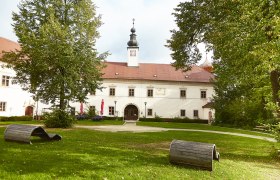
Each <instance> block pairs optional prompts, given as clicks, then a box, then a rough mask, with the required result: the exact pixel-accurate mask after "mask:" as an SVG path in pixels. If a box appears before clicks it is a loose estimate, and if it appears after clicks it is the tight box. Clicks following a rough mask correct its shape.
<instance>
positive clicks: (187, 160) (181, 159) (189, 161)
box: [169, 140, 220, 171]
mask: <svg viewBox="0 0 280 180" xmlns="http://www.w3.org/2000/svg"><path fill="white" fill-rule="evenodd" d="M213 159H214V160H218V161H219V160H220V155H219V153H218V152H217V151H216V145H215V144H208V143H200V142H189V141H182V140H173V141H172V142H171V144H170V154H169V161H170V163H173V164H179V165H187V166H192V167H198V168H201V169H206V170H209V171H212V170H213Z"/></svg>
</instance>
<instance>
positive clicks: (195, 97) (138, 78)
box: [0, 27, 214, 120]
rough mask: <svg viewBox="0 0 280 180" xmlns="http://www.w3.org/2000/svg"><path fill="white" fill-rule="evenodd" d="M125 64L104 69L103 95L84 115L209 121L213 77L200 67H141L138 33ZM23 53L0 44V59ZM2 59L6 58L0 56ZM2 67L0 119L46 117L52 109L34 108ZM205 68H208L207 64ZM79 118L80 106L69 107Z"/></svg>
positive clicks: (98, 94)
mask: <svg viewBox="0 0 280 180" xmlns="http://www.w3.org/2000/svg"><path fill="white" fill-rule="evenodd" d="M127 45H128V47H127V56H128V57H127V61H126V62H108V61H105V62H104V63H105V64H106V67H105V68H104V69H103V73H104V75H103V77H102V78H103V82H102V87H103V88H102V90H96V91H95V92H92V93H91V94H89V95H88V99H87V102H86V103H85V104H82V105H83V109H81V110H82V111H84V110H86V109H87V108H94V109H95V110H96V112H97V114H100V115H101V114H102V115H104V116H118V117H123V118H124V119H125V120H137V119H139V118H140V117H147V118H152V117H155V116H159V117H162V118H175V117H180V118H186V117H188V118H190V119H198V118H199V119H209V118H211V117H212V116H213V113H214V112H213V110H212V109H211V107H210V104H211V103H210V100H211V98H212V96H213V93H214V90H213V83H212V82H211V79H213V78H214V76H213V75H212V74H211V73H210V72H208V71H207V70H205V68H202V67H199V66H193V67H192V69H191V70H190V71H188V72H182V71H180V70H178V71H176V70H175V68H174V67H173V66H171V65H170V64H152V63H140V62H139V60H138V57H139V47H138V43H137V40H136V34H135V29H134V27H133V28H132V29H131V34H130V40H129V41H128V43H127ZM14 49H20V46H19V44H17V43H16V42H12V41H10V40H7V39H5V38H0V53H1V52H2V51H3V50H4V51H12V50H14ZM0 57H1V54H0ZM3 64H4V63H3V62H1V61H0V80H1V81H0V116H21V115H41V114H42V113H43V112H44V110H46V109H47V108H50V107H51V104H44V103H42V102H40V101H39V102H35V101H34V100H33V98H32V94H29V93H27V92H26V91H23V90H22V89H21V88H20V86H19V85H18V84H14V83H13V77H14V76H15V72H14V71H13V70H12V69H7V68H4V67H2V66H1V65H3ZM204 64H205V63H204ZM69 105H70V106H72V107H73V109H75V112H76V114H77V113H79V112H80V108H81V104H80V103H69Z"/></svg>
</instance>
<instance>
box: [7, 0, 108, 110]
mask: <svg viewBox="0 0 280 180" xmlns="http://www.w3.org/2000/svg"><path fill="white" fill-rule="evenodd" d="M18 7H19V12H18V13H13V21H14V23H13V27H14V30H15V33H16V35H17V37H18V42H19V44H20V46H21V50H19V51H17V52H10V53H6V54H5V56H4V58H3V60H4V61H6V62H8V64H9V65H10V66H12V67H13V69H14V70H15V71H16V79H17V81H18V82H19V83H20V84H21V85H22V86H23V88H24V89H26V90H28V91H29V92H31V93H34V94H35V95H36V97H37V98H39V99H41V100H45V101H47V102H51V103H54V104H58V105H59V109H60V110H62V111H65V109H66V107H67V102H68V101H85V99H86V96H87V94H88V93H89V92H90V91H94V90H95V89H97V88H99V86H100V80H101V76H102V73H101V70H102V68H103V65H102V64H103V63H102V60H103V58H104V57H106V53H104V54H101V55H99V54H98V52H97V50H96V49H95V43H96V39H97V38H98V37H99V33H98V31H97V28H98V27H99V26H100V25H101V21H100V17H99V16H96V11H95V5H94V4H93V3H92V2H91V0H40V1H37V0H23V1H21V3H20V4H19V6H18Z"/></svg>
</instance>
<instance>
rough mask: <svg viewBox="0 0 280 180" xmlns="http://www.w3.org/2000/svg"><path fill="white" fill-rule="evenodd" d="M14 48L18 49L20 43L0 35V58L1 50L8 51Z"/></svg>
mask: <svg viewBox="0 0 280 180" xmlns="http://www.w3.org/2000/svg"><path fill="white" fill-rule="evenodd" d="M16 49H18V50H20V45H19V44H18V43H17V42H14V41H11V40H9V39H6V38H3V37H0V58H1V57H2V51H6V52H9V51H14V50H16Z"/></svg>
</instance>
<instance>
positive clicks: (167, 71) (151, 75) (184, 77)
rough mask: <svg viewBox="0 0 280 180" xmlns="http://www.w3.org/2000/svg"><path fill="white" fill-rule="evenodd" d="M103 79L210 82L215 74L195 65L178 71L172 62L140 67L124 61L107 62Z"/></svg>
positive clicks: (140, 64)
mask: <svg viewBox="0 0 280 180" xmlns="http://www.w3.org/2000/svg"><path fill="white" fill-rule="evenodd" d="M105 64H106V68H104V69H103V73H104V75H103V79H133V80H157V81H179V82H203V83H208V82H210V80H211V79H213V78H214V76H213V74H211V73H209V72H207V71H206V70H204V69H203V68H200V67H198V66H193V67H192V69H191V70H190V71H187V72H183V71H181V70H178V71H176V70H175V68H174V67H173V66H171V65H170V64H149V63H139V67H128V66H127V63H124V62H105Z"/></svg>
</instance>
